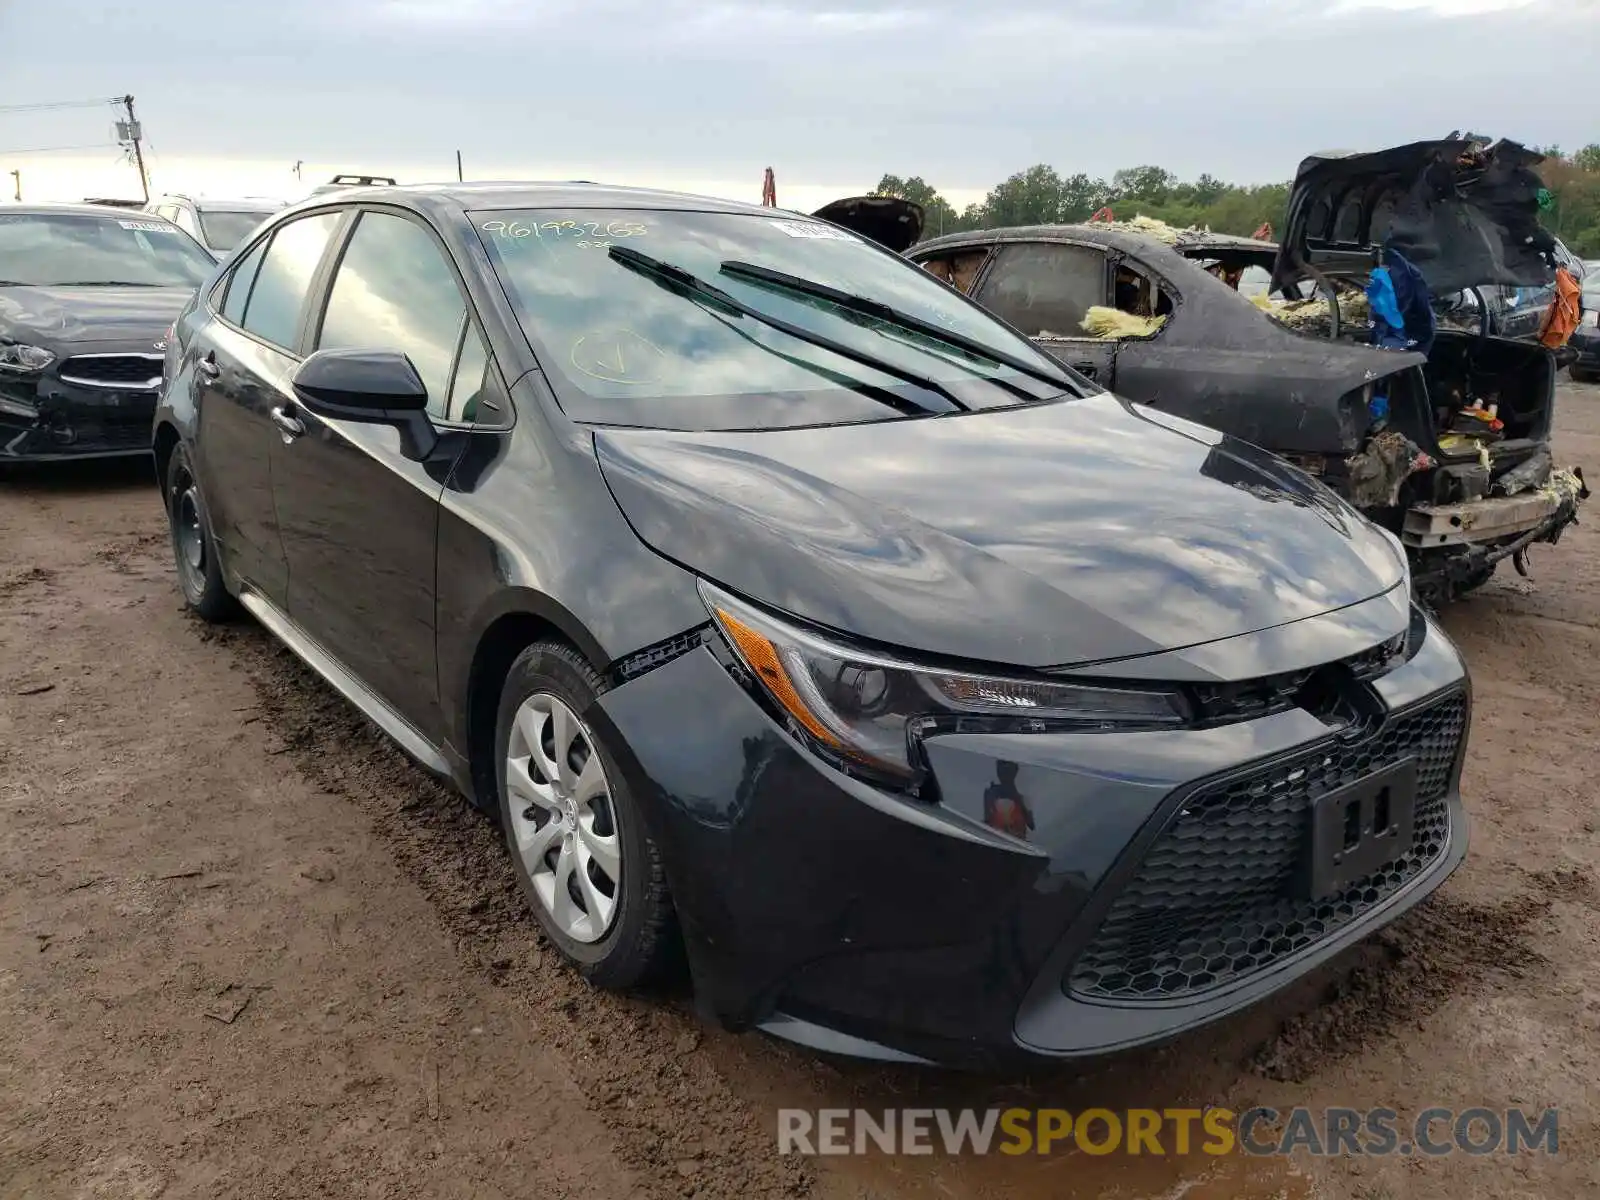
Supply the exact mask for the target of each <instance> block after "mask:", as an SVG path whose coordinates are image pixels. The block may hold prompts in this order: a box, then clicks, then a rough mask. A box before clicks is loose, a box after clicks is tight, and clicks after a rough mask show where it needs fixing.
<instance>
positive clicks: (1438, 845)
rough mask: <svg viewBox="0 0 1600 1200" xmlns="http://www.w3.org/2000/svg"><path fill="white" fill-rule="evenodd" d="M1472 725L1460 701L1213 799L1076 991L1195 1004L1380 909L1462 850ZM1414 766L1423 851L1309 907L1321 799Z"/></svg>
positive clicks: (1219, 788) (1167, 833) (1130, 888)
mask: <svg viewBox="0 0 1600 1200" xmlns="http://www.w3.org/2000/svg"><path fill="white" fill-rule="evenodd" d="M1466 727H1467V701H1466V697H1465V695H1464V694H1463V693H1461V692H1454V693H1452V694H1450V695H1448V696H1446V697H1444V698H1443V699H1440V700H1437V701H1434V702H1432V703H1430V704H1428V705H1427V706H1425V707H1423V708H1421V709H1415V710H1413V711H1411V712H1409V713H1407V714H1405V715H1403V716H1400V717H1396V718H1393V719H1391V720H1389V721H1388V722H1387V723H1385V724H1384V725H1383V726H1382V727H1381V728H1380V729H1379V730H1378V731H1377V732H1376V733H1374V734H1373V735H1371V736H1370V737H1368V738H1366V739H1365V740H1364V741H1361V742H1358V743H1355V744H1352V745H1334V746H1331V747H1323V748H1322V749H1319V750H1317V751H1314V752H1312V753H1309V754H1302V755H1299V756H1297V757H1293V758H1288V759H1279V760H1277V761H1274V762H1272V763H1269V764H1267V765H1265V766H1263V767H1261V768H1260V769H1258V770H1255V771H1251V772H1248V773H1246V774H1244V775H1242V776H1236V777H1234V778H1231V779H1227V780H1222V781H1219V782H1217V783H1215V784H1211V785H1208V786H1204V787H1202V788H1200V789H1199V790H1198V791H1197V792H1195V793H1194V794H1193V795H1192V796H1190V797H1189V798H1188V800H1187V801H1186V802H1185V803H1184V805H1183V808H1182V809H1181V810H1180V811H1179V813H1178V814H1177V816H1176V817H1175V818H1174V819H1173V820H1172V822H1171V823H1170V824H1169V825H1168V826H1167V828H1166V829H1165V830H1163V831H1162V833H1161V835H1160V836H1159V837H1158V838H1157V840H1156V842H1155V844H1154V845H1153V846H1152V847H1151V849H1150V851H1149V853H1148V854H1146V856H1145V858H1144V861H1143V862H1142V863H1141V864H1140V866H1139V869H1138V872H1137V873H1136V874H1135V876H1134V878H1133V879H1132V881H1131V882H1130V883H1129V884H1128V885H1127V887H1126V888H1124V889H1123V891H1122V892H1121V893H1120V894H1119V895H1118V896H1117V898H1116V901H1115V902H1114V903H1113V904H1112V906H1111V909H1110V911H1109V912H1108V913H1107V915H1106V918H1105V920H1104V922H1103V923H1102V924H1101V926H1100V928H1099V930H1098V931H1097V932H1096V934H1095V936H1094V939H1093V941H1091V942H1090V944H1089V946H1088V947H1087V948H1086V949H1085V950H1084V951H1083V953H1082V954H1081V955H1079V957H1078V959H1077V961H1076V962H1075V963H1074V964H1073V966H1072V968H1071V971H1070V973H1069V975H1068V977H1067V979H1066V980H1064V984H1065V987H1066V989H1067V990H1068V991H1070V992H1072V993H1074V994H1077V995H1081V996H1084V997H1088V998H1092V999H1099V1000H1119V1001H1159V1000H1175V999H1182V998H1186V997H1191V996H1195V995H1198V994H1200V993H1203V992H1208V991H1212V990H1214V989H1216V988H1220V987H1223V986H1225V985H1228V984H1233V983H1237V982H1238V981H1240V980H1241V979H1243V978H1245V977H1246V976H1249V975H1251V974H1254V973H1255V972H1257V971H1260V970H1263V969H1265V968H1267V967H1269V966H1271V965H1272V964H1274V963H1276V962H1279V961H1281V960H1283V959H1285V958H1288V957H1290V956H1291V955H1294V954H1297V953H1299V952H1300V951H1301V950H1303V949H1305V948H1306V947H1307V946H1310V945H1311V944H1313V943H1314V942H1317V941H1320V940H1321V939H1323V938H1325V937H1328V936H1330V935H1331V934H1333V933H1335V932H1337V931H1338V930H1339V929H1341V928H1343V927H1344V926H1346V925H1348V924H1349V923H1350V922H1351V921H1353V920H1355V919H1356V918H1357V917H1359V916H1360V915H1361V914H1362V913H1364V912H1366V911H1368V910H1370V909H1371V908H1372V907H1373V906H1374V905H1377V904H1381V903H1382V902H1383V901H1384V900H1386V899H1388V898H1389V897H1390V896H1392V895H1394V894H1395V893H1396V892H1397V891H1399V890H1400V889H1401V888H1402V887H1404V886H1405V884H1407V883H1408V882H1410V881H1411V880H1412V879H1415V878H1416V877H1417V876H1418V875H1419V874H1421V872H1422V871H1423V870H1425V869H1426V868H1427V867H1428V866H1429V865H1430V864H1431V863H1433V862H1434V861H1436V860H1437V859H1438V858H1439V856H1440V855H1441V854H1443V853H1444V851H1445V847H1446V846H1447V845H1448V843H1449V840H1450V814H1449V808H1448V802H1447V797H1448V794H1449V790H1450V775H1451V771H1452V770H1453V768H1454V764H1455V760H1456V755H1457V752H1458V751H1459V749H1460V746H1461V740H1462V738H1463V737H1464V736H1465V734H1466ZM1413 757H1414V758H1415V759H1416V761H1417V798H1416V824H1415V836H1414V840H1413V842H1412V846H1411V849H1410V850H1409V851H1408V852H1407V853H1406V854H1404V855H1402V856H1400V857H1399V858H1397V859H1395V860H1393V861H1391V862H1388V863H1386V864H1384V865H1383V866H1382V867H1379V868H1378V869H1377V870H1376V871H1374V872H1373V873H1372V874H1370V875H1367V876H1366V877H1364V878H1362V879H1360V880H1358V881H1356V882H1355V883H1353V884H1351V885H1350V886H1349V887H1348V888H1346V889H1344V890H1343V891H1342V892H1339V893H1337V894H1336V895H1333V896H1329V897H1326V898H1324V899H1321V900H1309V899H1305V898H1303V897H1301V896H1299V895H1297V891H1296V889H1297V885H1298V882H1299V879H1300V873H1301V872H1302V870H1303V869H1304V858H1303V856H1304V854H1305V852H1306V848H1307V846H1308V843H1309V839H1310V837H1311V805H1312V801H1313V800H1314V799H1315V798H1316V797H1318V796H1322V795H1326V794H1327V793H1328V792H1331V791H1334V790H1335V789H1337V788H1341V787H1344V786H1346V785H1347V784H1351V783H1354V782H1356V781H1357V780H1359V779H1362V778H1364V777H1365V776H1367V775H1370V774H1372V773H1373V772H1375V771H1380V770H1383V769H1384V768H1385V767H1389V766H1392V765H1394V764H1396V763H1399V762H1402V761H1404V760H1405V759H1407V758H1413Z"/></svg>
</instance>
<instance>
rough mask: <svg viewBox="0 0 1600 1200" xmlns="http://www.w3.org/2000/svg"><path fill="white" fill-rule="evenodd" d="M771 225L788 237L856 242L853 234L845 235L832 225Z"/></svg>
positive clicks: (809, 222) (782, 223)
mask: <svg viewBox="0 0 1600 1200" xmlns="http://www.w3.org/2000/svg"><path fill="white" fill-rule="evenodd" d="M773 224H774V225H776V226H777V227H778V228H779V229H781V230H783V231H784V232H785V233H787V234H788V235H789V236H790V237H797V238H823V239H825V240H827V241H832V242H853V241H855V240H856V235H855V234H853V233H846V232H845V231H844V230H842V229H835V228H834V227H833V226H832V225H823V224H820V223H818V222H816V221H774V222H773Z"/></svg>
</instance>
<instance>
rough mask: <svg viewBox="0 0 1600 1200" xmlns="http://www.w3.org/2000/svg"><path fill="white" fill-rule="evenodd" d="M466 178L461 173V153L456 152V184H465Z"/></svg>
mask: <svg viewBox="0 0 1600 1200" xmlns="http://www.w3.org/2000/svg"><path fill="white" fill-rule="evenodd" d="M466 178H467V177H466V176H465V175H463V174H462V173H461V151H459V150H457V151H456V182H457V183H464V182H465V181H466Z"/></svg>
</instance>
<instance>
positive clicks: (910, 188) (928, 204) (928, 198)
mask: <svg viewBox="0 0 1600 1200" xmlns="http://www.w3.org/2000/svg"><path fill="white" fill-rule="evenodd" d="M872 191H873V194H874V195H877V196H898V197H900V199H902V200H910V201H911V202H912V203H913V204H920V205H921V206H922V236H923V237H925V238H930V237H938V236H939V235H940V234H941V233H955V232H957V231H958V230H962V229H971V228H973V227H974V226H971V225H967V224H966V223H964V222H963V221H962V219H961V216H960V215H959V214H958V213H957V212H956V210H955V208H954V207H953V206H952V205H951V203H950V202H949V201H948V200H946V199H945V198H944V197H943V196H941V195H940V194H939V193H938V191H937V190H935V188H934V187H933V185H932V184H930V183H929V182H927V180H925V179H923V178H922V176H920V175H913V176H912V177H911V178H910V179H901V178H900V176H898V175H885V176H884V177H883V178H882V179H880V180H878V186H877V187H875V188H873V189H872Z"/></svg>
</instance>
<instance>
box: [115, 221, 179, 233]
mask: <svg viewBox="0 0 1600 1200" xmlns="http://www.w3.org/2000/svg"><path fill="white" fill-rule="evenodd" d="M117 224H118V225H121V226H122V227H123V228H124V229H136V230H139V231H140V232H143V233H169V232H171V231H170V229H169V228H168V227H167V226H166V225H163V224H161V222H159V221H118V222H117Z"/></svg>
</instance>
